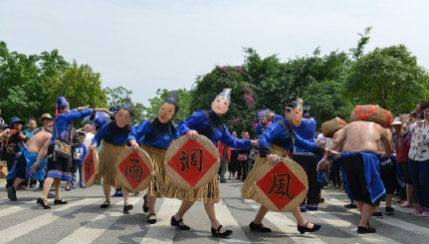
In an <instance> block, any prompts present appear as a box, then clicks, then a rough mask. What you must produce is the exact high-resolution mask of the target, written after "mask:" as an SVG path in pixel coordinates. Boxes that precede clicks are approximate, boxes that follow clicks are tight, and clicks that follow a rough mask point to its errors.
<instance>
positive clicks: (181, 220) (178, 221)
mask: <svg viewBox="0 0 429 244" xmlns="http://www.w3.org/2000/svg"><path fill="white" fill-rule="evenodd" d="M174 219H176V218H174ZM176 221H177V223H180V222H183V219H180V220H176Z"/></svg>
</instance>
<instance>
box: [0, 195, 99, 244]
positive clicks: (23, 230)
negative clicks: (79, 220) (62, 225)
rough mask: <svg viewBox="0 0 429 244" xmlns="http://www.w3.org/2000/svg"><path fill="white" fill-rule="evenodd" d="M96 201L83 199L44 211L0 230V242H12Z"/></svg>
mask: <svg viewBox="0 0 429 244" xmlns="http://www.w3.org/2000/svg"><path fill="white" fill-rule="evenodd" d="M96 201H99V199H93V198H85V199H82V200H80V201H76V202H73V203H69V204H66V205H62V206H61V207H60V208H58V209H55V210H53V211H51V210H46V211H47V212H46V213H45V214H42V215H40V216H37V217H35V218H33V219H30V220H27V221H25V222H22V223H20V224H17V225H14V226H11V227H9V228H7V229H3V230H1V231H0V236H1V240H2V242H9V241H12V240H13V239H15V238H18V237H20V236H23V235H26V234H28V233H29V232H31V231H34V230H36V229H38V228H41V227H42V226H45V225H47V224H49V223H52V222H54V221H56V220H58V219H61V218H62V217H64V216H66V215H68V214H70V213H72V212H74V211H76V210H78V209H79V208H81V207H82V206H85V205H87V204H91V203H93V202H96Z"/></svg>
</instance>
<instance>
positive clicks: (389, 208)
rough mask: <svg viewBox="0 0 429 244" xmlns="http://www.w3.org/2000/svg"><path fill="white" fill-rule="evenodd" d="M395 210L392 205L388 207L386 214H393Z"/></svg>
mask: <svg viewBox="0 0 429 244" xmlns="http://www.w3.org/2000/svg"><path fill="white" fill-rule="evenodd" d="M394 212H395V209H394V208H392V207H386V214H387V215H392V214H393V213H394Z"/></svg>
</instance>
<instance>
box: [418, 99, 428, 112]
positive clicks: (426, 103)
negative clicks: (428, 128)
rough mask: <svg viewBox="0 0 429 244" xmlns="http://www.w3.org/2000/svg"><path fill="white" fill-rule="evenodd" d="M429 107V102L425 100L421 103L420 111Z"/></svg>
mask: <svg viewBox="0 0 429 244" xmlns="http://www.w3.org/2000/svg"><path fill="white" fill-rule="evenodd" d="M428 107H429V101H428V100H423V101H421V102H420V111H423V110H425V109H426V108H428Z"/></svg>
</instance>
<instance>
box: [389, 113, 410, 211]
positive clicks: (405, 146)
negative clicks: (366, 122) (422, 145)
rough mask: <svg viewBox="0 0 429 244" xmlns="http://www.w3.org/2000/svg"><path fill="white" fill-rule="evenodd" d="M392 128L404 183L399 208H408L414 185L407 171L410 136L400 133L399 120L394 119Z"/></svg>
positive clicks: (400, 123) (400, 125) (397, 118)
mask: <svg viewBox="0 0 429 244" xmlns="http://www.w3.org/2000/svg"><path fill="white" fill-rule="evenodd" d="M392 126H393V128H394V130H395V132H394V134H393V143H394V145H395V152H396V160H397V161H398V166H399V170H400V171H401V175H402V177H403V178H404V181H405V184H406V185H405V189H401V191H400V196H399V197H400V200H401V202H402V201H403V202H402V204H401V207H403V208H410V207H412V205H411V202H412V201H411V200H412V197H413V194H414V185H413V182H412V181H411V177H410V173H409V171H408V151H409V150H410V141H411V134H410V133H405V134H404V133H403V132H401V129H402V122H401V118H399V117H396V118H395V119H394V120H393V123H392Z"/></svg>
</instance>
